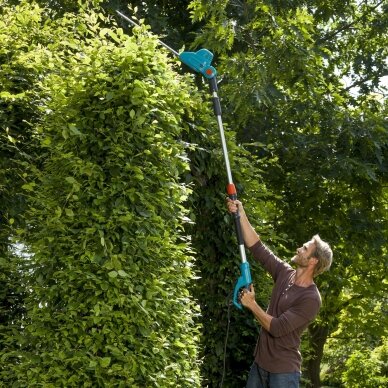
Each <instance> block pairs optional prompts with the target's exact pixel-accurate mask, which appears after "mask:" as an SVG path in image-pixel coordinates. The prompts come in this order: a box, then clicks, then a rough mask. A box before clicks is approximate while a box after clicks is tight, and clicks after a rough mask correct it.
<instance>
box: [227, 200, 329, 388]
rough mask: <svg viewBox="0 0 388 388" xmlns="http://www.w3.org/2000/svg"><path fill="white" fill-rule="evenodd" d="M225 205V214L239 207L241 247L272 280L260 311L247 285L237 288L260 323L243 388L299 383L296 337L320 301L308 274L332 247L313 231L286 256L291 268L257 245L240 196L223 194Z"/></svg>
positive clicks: (325, 265)
mask: <svg viewBox="0 0 388 388" xmlns="http://www.w3.org/2000/svg"><path fill="white" fill-rule="evenodd" d="M227 206H228V210H229V212H231V213H235V212H236V211H237V210H238V211H239V213H240V222H241V229H242V232H243V237H244V242H245V245H246V247H247V248H248V249H249V250H250V251H251V253H252V255H253V257H254V258H255V259H256V260H258V261H259V262H260V263H261V264H262V265H263V266H264V267H265V269H266V270H267V271H268V272H269V273H270V274H271V276H272V278H273V280H274V282H275V284H274V288H273V290H272V295H271V300H270V303H269V306H268V309H267V311H266V312H265V311H264V310H263V309H262V308H261V307H260V306H259V305H258V304H257V303H256V300H255V291H254V287H253V285H251V287H250V290H247V289H244V290H242V291H241V292H240V301H241V303H242V304H243V305H244V306H245V307H246V308H248V309H249V310H251V311H252V313H253V315H254V316H255V318H256V319H257V320H258V321H259V323H260V324H261V326H262V330H261V333H260V337H259V340H258V342H257V345H256V349H255V359H254V363H253V365H252V367H251V370H250V373H249V377H248V382H247V385H246V388H285V387H299V380H300V367H301V355H300V351H299V346H300V336H301V334H302V332H303V330H304V329H306V327H307V326H308V325H309V323H310V322H311V321H312V320H314V318H315V317H316V316H317V314H318V312H319V308H320V306H321V296H320V294H319V291H318V288H317V286H316V285H315V283H314V277H315V276H317V275H319V274H320V273H322V272H324V271H326V270H328V269H329V268H330V265H331V262H332V258H333V252H332V250H331V249H330V246H329V245H328V244H327V243H326V242H324V241H322V240H321V238H320V237H319V236H318V235H316V236H314V237H313V238H312V239H311V241H308V242H307V243H305V244H303V247H301V248H298V249H297V251H296V255H295V256H294V257H293V258H292V260H291V261H292V263H294V264H295V266H296V270H295V269H293V268H292V267H291V266H290V265H289V264H287V263H285V262H283V261H282V260H280V259H279V258H278V257H276V256H275V255H274V254H273V253H272V252H271V251H270V250H269V249H268V248H267V247H266V246H265V245H263V244H262V242H261V241H260V237H259V235H258V234H257V233H256V232H255V230H254V229H253V227H252V226H251V224H250V223H249V220H248V218H247V216H246V214H245V211H244V208H243V205H242V203H241V202H240V201H237V200H236V201H232V200H230V199H228V200H227Z"/></svg>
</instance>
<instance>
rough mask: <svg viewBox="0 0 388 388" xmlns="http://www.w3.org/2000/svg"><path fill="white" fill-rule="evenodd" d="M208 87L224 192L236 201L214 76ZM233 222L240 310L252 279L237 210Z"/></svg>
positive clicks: (236, 304) (235, 291) (237, 305)
mask: <svg viewBox="0 0 388 388" xmlns="http://www.w3.org/2000/svg"><path fill="white" fill-rule="evenodd" d="M209 85H210V92H211V94H212V98H213V107H214V114H215V115H216V118H217V124H218V129H219V131H220V138H221V144H222V152H223V154H224V160H225V167H226V175H227V178H228V185H227V186H226V191H227V193H228V196H229V198H230V199H231V200H236V199H237V191H236V187H235V185H234V183H233V178H232V171H231V169H230V163H229V156H228V148H227V145H226V139H225V132H224V126H223V123H222V112H221V104H220V99H219V97H218V86H217V79H216V76H214V77H213V78H211V79H209ZM233 220H234V225H235V229H236V235H237V242H238V247H239V251H240V257H241V264H240V271H241V276H240V277H239V278H238V280H237V283H236V285H235V288H234V291H233V303H234V305H235V306H236V307H238V308H239V309H242V306H241V304H240V303H239V301H238V292H239V290H240V289H241V288H248V287H249V286H250V284H251V283H252V277H251V271H250V268H249V263H248V261H247V258H246V253H245V246H244V238H243V234H242V230H241V222H240V213H239V211H238V209H237V212H236V213H233Z"/></svg>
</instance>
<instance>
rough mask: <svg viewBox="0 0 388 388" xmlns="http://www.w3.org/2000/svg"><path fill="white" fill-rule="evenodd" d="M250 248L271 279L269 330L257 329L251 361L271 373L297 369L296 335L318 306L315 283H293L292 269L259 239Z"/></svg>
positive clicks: (297, 342) (318, 300)
mask: <svg viewBox="0 0 388 388" xmlns="http://www.w3.org/2000/svg"><path fill="white" fill-rule="evenodd" d="M250 251H251V253H252V255H253V257H254V258H255V259H256V260H257V261H259V262H260V263H261V264H262V265H263V266H264V268H265V269H266V270H267V271H268V272H269V273H270V274H271V276H272V278H273V280H274V282H275V285H274V288H273V290H272V295H271V300H270V303H269V306H268V309H267V313H268V314H269V315H271V316H272V317H273V319H272V321H271V326H270V329H269V331H267V330H265V329H264V328H262V329H261V333H260V337H259V340H258V343H257V345H256V350H255V361H256V363H257V364H258V365H259V366H260V367H261V368H263V369H265V370H266V371H268V372H272V373H290V372H300V366H301V362H302V357H301V354H300V351H299V346H300V336H301V334H302V332H303V330H304V329H306V327H307V326H308V325H309V323H310V322H311V321H312V320H313V319H314V318H315V317H316V316H317V314H318V312H319V308H320V307H321V296H320V294H319V291H318V288H317V286H316V285H315V284H312V285H310V286H308V287H300V286H297V285H295V284H293V283H294V280H295V273H296V271H295V270H294V269H293V268H292V267H291V266H290V265H289V264H287V263H285V262H283V261H282V260H280V259H279V258H278V257H276V256H275V255H274V254H273V253H272V252H271V251H270V250H269V249H268V248H267V247H266V246H265V245H263V244H262V243H261V242H260V241H259V242H257V243H256V244H255V245H253V246H252V247H250Z"/></svg>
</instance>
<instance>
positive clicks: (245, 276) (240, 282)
mask: <svg viewBox="0 0 388 388" xmlns="http://www.w3.org/2000/svg"><path fill="white" fill-rule="evenodd" d="M240 271H241V276H240V277H239V278H238V279H237V283H236V285H235V287H234V292H233V304H234V305H235V306H236V307H237V308H239V309H240V310H242V305H241V303H239V302H238V292H239V291H240V289H241V288H248V289H249V286H250V285H251V284H252V277H251V271H250V269H249V263H248V262H247V261H246V262H244V263H241V264H240Z"/></svg>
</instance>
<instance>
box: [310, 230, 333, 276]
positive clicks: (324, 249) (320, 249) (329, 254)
mask: <svg viewBox="0 0 388 388" xmlns="http://www.w3.org/2000/svg"><path fill="white" fill-rule="evenodd" d="M312 240H313V241H314V242H315V251H314V252H313V254H312V255H311V256H312V257H316V258H317V259H318V263H317V265H316V267H315V269H314V277H315V276H318V275H319V274H321V273H322V272H325V271H328V270H329V268H330V266H331V263H332V262H333V251H332V250H331V248H330V245H329V244H328V243H327V242H325V241H323V240H322V239H321V238H320V237H319V235H318V234H316V235H315V236H313V238H312Z"/></svg>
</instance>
